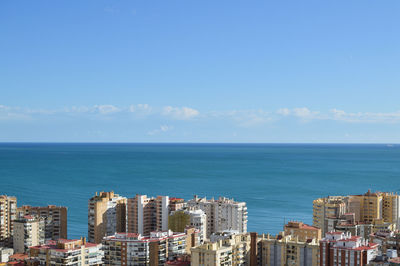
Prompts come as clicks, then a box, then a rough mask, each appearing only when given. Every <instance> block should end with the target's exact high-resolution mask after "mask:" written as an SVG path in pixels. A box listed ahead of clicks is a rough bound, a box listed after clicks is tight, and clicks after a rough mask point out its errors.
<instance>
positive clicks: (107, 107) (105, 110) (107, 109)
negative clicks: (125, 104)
mask: <svg viewBox="0 0 400 266" xmlns="http://www.w3.org/2000/svg"><path fill="white" fill-rule="evenodd" d="M93 109H94V111H95V112H98V113H100V114H102V115H108V114H112V113H117V112H119V111H121V109H119V108H117V107H115V106H114V105H111V104H104V105H95V106H94V107H93Z"/></svg>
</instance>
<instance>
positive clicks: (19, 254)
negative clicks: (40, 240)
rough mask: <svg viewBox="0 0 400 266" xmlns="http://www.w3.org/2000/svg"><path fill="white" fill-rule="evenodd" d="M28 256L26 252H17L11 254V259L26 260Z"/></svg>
mask: <svg viewBox="0 0 400 266" xmlns="http://www.w3.org/2000/svg"><path fill="white" fill-rule="evenodd" d="M27 258H28V255H27V254H24V253H16V254H14V255H11V256H10V259H11V260H24V259H27Z"/></svg>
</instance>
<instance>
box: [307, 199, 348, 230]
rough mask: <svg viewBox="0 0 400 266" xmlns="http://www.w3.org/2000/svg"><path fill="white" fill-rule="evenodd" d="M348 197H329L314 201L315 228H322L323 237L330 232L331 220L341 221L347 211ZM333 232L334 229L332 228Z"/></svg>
mask: <svg viewBox="0 0 400 266" xmlns="http://www.w3.org/2000/svg"><path fill="white" fill-rule="evenodd" d="M347 201H348V197H342V196H329V197H326V198H319V199H316V200H314V201H313V226H315V227H317V228H320V229H321V233H322V235H325V233H326V232H328V231H330V230H331V228H329V227H330V226H329V225H330V223H329V219H330V220H332V221H335V220H336V219H339V218H340V217H341V216H342V215H343V214H345V213H346V210H347ZM332 230H333V228H332Z"/></svg>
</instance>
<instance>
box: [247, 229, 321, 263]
mask: <svg viewBox="0 0 400 266" xmlns="http://www.w3.org/2000/svg"><path fill="white" fill-rule="evenodd" d="M255 239H257V240H256V241H257V249H256V250H254V251H252V255H251V257H252V258H253V259H252V264H251V265H252V266H253V265H254V266H255V265H269V266H286V265H296V266H317V265H319V252H320V251H319V242H318V241H317V240H316V239H315V238H314V239H307V240H305V241H300V240H299V238H298V236H294V235H285V233H284V232H282V233H281V234H279V235H277V236H271V235H269V234H267V235H260V236H258V237H257V238H255V237H253V241H255ZM253 246H256V245H255V244H253ZM255 256H256V258H257V259H254V258H255Z"/></svg>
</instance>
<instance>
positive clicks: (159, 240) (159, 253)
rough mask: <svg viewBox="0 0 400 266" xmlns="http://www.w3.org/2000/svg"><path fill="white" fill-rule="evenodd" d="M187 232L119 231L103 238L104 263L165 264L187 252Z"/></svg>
mask: <svg viewBox="0 0 400 266" xmlns="http://www.w3.org/2000/svg"><path fill="white" fill-rule="evenodd" d="M186 237H187V235H186V234H185V233H173V232H172V231H170V230H169V231H165V232H152V233H151V234H150V235H149V236H142V235H141V234H137V233H117V234H114V235H113V236H107V237H104V239H103V250H104V265H109V266H111V265H128V266H136V265H163V264H164V263H165V262H166V261H167V260H173V259H175V258H176V257H177V256H179V255H183V254H185V252H186V251H185V248H186Z"/></svg>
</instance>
